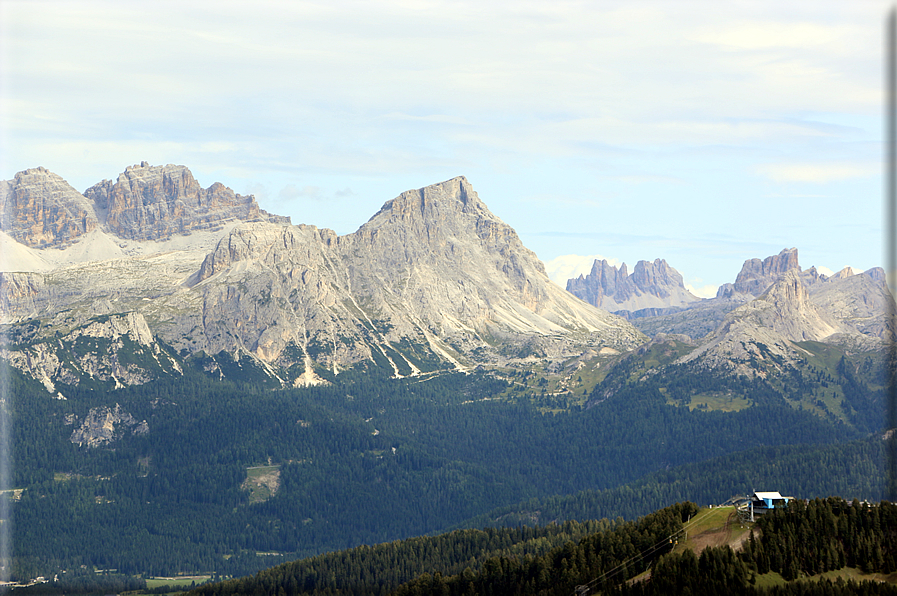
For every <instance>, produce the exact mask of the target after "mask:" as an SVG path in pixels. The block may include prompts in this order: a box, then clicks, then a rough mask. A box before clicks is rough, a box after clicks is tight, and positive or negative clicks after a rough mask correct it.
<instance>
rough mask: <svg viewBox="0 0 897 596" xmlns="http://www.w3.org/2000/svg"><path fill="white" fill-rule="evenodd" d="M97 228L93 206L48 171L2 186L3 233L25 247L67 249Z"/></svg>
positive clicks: (33, 172) (36, 171) (34, 171)
mask: <svg viewBox="0 0 897 596" xmlns="http://www.w3.org/2000/svg"><path fill="white" fill-rule="evenodd" d="M96 227H97V217H96V214H95V213H94V212H93V208H92V206H91V204H90V202H89V201H88V200H87V199H86V198H84V196H83V195H82V194H81V193H79V192H78V191H77V190H75V189H74V188H72V187H71V185H69V183H68V182H66V181H65V180H63V179H62V178H61V177H59V176H57V175H56V174H54V173H53V172H50V171H49V170H47V169H46V168H42V167H38V168H31V169H29V170H25V171H23V172H19V173H18V174H16V175H15V178H14V179H13V180H4V181H2V182H0V230H2V231H3V232H4V233H6V234H8V235H9V236H11V237H12V238H14V239H15V240H16V241H18V242H21V243H22V244H24V245H26V246H31V247H36V248H44V247H57V248H58V247H63V246H67V245H69V244H71V243H73V242H75V241H76V240H77V239H78V238H79V237H80V236H82V235H84V234H86V233H88V232H90V231H92V230H93V229H95V228H96Z"/></svg>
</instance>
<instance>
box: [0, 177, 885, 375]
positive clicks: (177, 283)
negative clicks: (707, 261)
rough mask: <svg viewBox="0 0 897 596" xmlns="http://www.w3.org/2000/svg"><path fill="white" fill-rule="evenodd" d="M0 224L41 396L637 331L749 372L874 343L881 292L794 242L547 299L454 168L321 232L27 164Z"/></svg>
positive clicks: (606, 342)
mask: <svg viewBox="0 0 897 596" xmlns="http://www.w3.org/2000/svg"><path fill="white" fill-rule="evenodd" d="M0 221H2V222H3V235H2V242H3V244H2V247H0V248H2V253H3V255H4V263H3V267H2V272H0V316H2V322H3V325H4V328H5V329H6V331H7V336H8V340H7V342H6V345H5V346H4V347H3V348H2V352H0V355H2V356H3V357H4V358H5V359H6V360H7V361H9V362H10V363H12V364H13V366H15V367H17V368H19V369H20V370H23V371H26V372H27V373H28V374H30V375H31V376H33V377H34V378H37V379H40V380H41V381H42V382H43V383H44V385H45V387H46V388H47V389H48V390H49V391H51V392H56V390H57V388H56V385H57V384H62V385H65V384H69V385H71V384H78V383H79V382H81V380H82V379H85V378H90V379H92V380H94V381H99V382H102V383H107V384H110V385H111V386H113V387H120V386H126V385H131V384H140V383H143V382H146V381H148V380H150V379H152V378H155V377H156V376H158V375H171V374H175V375H176V374H179V373H178V371H179V370H180V368H181V366H182V365H183V359H184V358H191V357H193V358H200V359H201V362H202V366H203V367H204V368H205V370H206V371H207V372H209V373H211V374H217V375H223V374H224V373H223V372H222V371H223V368H222V363H221V362H220V361H221V359H222V358H225V359H233V360H235V361H236V362H241V361H242V360H246V362H247V365H249V366H254V367H256V368H258V369H259V370H260V371H261V372H262V373H263V374H265V375H267V376H268V377H269V378H270V379H271V380H272V381H273V382H275V384H277V385H280V386H287V385H294V386H301V385H314V384H319V383H322V382H327V381H328V380H332V379H333V378H334V377H335V376H336V375H338V374H340V372H341V371H343V370H346V369H348V368H352V367H355V366H358V365H360V364H363V363H367V364H366V365H375V366H380V367H384V368H386V369H388V370H390V371H391V372H392V374H393V376H395V377H403V376H419V375H426V374H428V373H433V372H435V371H440V370H451V369H454V370H460V371H466V370H471V369H472V368H473V367H476V366H487V367H504V368H509V369H514V368H518V369H520V368H525V367H527V366H530V365H532V364H533V363H535V362H538V361H543V360H544V361H546V362H549V363H550V362H555V363H557V364H556V365H554V366H555V367H557V366H560V365H561V363H564V362H569V361H570V360H571V359H575V358H580V359H581V358H582V357H583V355H584V354H591V355H592V357H595V358H598V357H599V356H603V357H608V356H611V355H614V354H617V353H620V352H624V351H628V350H631V349H633V348H635V347H636V346H638V345H640V344H642V343H644V342H646V341H647V340H648V338H649V337H650V336H654V335H656V334H658V333H665V334H677V335H682V336H686V337H685V342H686V344H688V345H690V346H692V348H693V349H692V350H691V351H690V352H689V353H688V354H684V355H682V356H681V357H680V359H679V360H678V361H677V362H679V363H687V362H696V363H698V364H700V365H701V366H703V367H708V368H721V369H724V370H731V371H736V372H738V373H740V374H766V373H765V372H763V370H766V368H768V367H769V366H772V367H774V368H777V369H780V368H781V367H782V366H783V363H787V362H790V361H794V360H795V359H800V358H801V356H800V354H801V350H803V348H801V347H799V346H796V343H797V342H802V341H816V342H826V343H832V344H837V345H841V346H845V347H849V348H851V349H855V350H862V351H868V350H874V349H877V348H880V347H881V345H882V341H883V339H884V338H885V335H886V330H887V324H886V320H885V313H886V305H887V304H888V303H889V301H891V298H890V296H889V294H888V293H887V290H886V289H885V285H884V273H883V271H882V270H881V269H880V268H875V269H872V270H869V271H867V272H864V273H862V274H858V273H856V272H854V271H852V270H850V269H845V270H843V271H841V272H839V273H837V274H835V275H833V276H831V277H826V276H825V275H821V274H819V273H818V272H817V271H816V269H815V268H811V269H809V270H806V271H802V270H801V268H800V265H799V263H798V253H797V249H795V248H791V249H785V250H783V251H782V252H781V253H779V254H778V255H774V256H770V257H767V258H765V259H763V260H762V261H761V260H760V259H756V258H754V259H749V260H747V261H745V263H744V266H743V267H742V269H741V271H740V272H739V273H738V275H737V277H736V278H735V282H734V283H731V284H724V285H723V286H721V287H720V289H719V291H718V293H717V296H716V298H713V299H710V300H702V299H699V298H697V297H695V296H693V295H692V294H690V293H689V292H688V291H687V290H686V288H685V287H684V285H683V281H682V275H681V274H680V273H679V272H678V271H676V270H675V269H674V268H672V267H671V266H669V265H668V264H667V263H666V261H665V260H663V259H655V260H654V261H653V262H649V261H639V262H638V263H637V264H636V266H635V268H634V270H633V273H632V274H631V275H630V274H629V273H628V271H627V267H626V265H625V264H623V265H622V267H620V268H619V269H618V268H617V267H614V266H610V265H609V264H608V263H607V261H595V263H594V265H593V267H592V270H591V272H590V273H589V275H587V276H579V277H578V278H576V279H571V280H569V281H568V284H567V290H568V291H567V292H565V291H563V290H561V289H560V288H558V287H556V286H555V285H554V284H553V283H551V282H550V281H549V279H548V277H547V275H546V273H545V268H544V265H543V264H542V263H541V261H539V259H538V258H537V257H536V255H535V254H534V253H533V252H532V251H530V250H529V249H527V248H526V247H525V246H524V245H523V243H522V242H521V241H520V238H519V237H518V236H517V234H516V232H515V231H514V230H513V229H511V228H510V227H509V226H508V225H507V224H505V223H504V222H502V221H501V220H500V219H499V218H498V217H496V216H495V215H493V214H492V213H491V212H490V211H489V209H488V208H487V207H486V205H485V203H484V202H483V201H482V200H481V199H480V198H479V197H478V195H477V193H476V192H475V191H474V190H473V188H472V187H471V185H470V183H469V182H468V181H467V180H466V179H465V178H463V177H459V178H453V179H451V180H448V181H446V182H442V183H439V184H434V185H432V186H428V187H425V188H422V189H419V190H412V191H407V192H404V193H402V194H401V195H399V196H398V197H396V198H395V199H392V200H390V201H387V202H386V203H385V204H384V205H383V207H382V208H381V209H380V210H379V211H378V212H377V213H376V214H374V215H373V217H371V219H370V220H369V221H368V222H367V223H365V224H364V225H362V226H361V227H360V228H359V229H358V230H357V231H356V232H354V233H351V234H347V235H344V236H339V235H337V234H336V233H334V232H333V231H332V230H329V229H326V228H317V227H315V226H311V225H302V224H300V225H291V224H290V222H289V219H288V218H284V217H280V216H276V215H271V214H268V213H266V212H265V211H263V210H261V209H259V207H258V205H257V203H256V201H255V198H254V197H252V196H241V195H238V194H236V193H234V192H233V191H232V190H230V189H229V188H227V187H225V186H223V185H221V184H219V183H215V184H213V185H211V186H210V187H209V188H206V189H203V188H202V187H201V186H200V185H199V183H198V182H197V181H196V180H195V179H194V178H193V176H192V174H191V173H190V171H189V170H188V169H187V168H186V167H184V166H175V165H167V166H151V165H149V164H148V163H146V162H142V163H141V164H139V165H134V166H130V167H128V168H126V169H125V171H124V172H123V173H121V174H120V175H119V176H118V178H117V180H116V181H115V182H112V181H110V180H104V181H102V182H100V183H98V184H96V185H94V186H92V187H91V188H89V189H87V191H85V192H84V193H83V194H81V193H78V192H77V191H76V190H75V189H73V188H72V187H71V186H70V185H68V183H66V182H65V181H64V180H63V179H62V178H61V177H60V176H58V175H56V174H54V173H52V172H50V171H48V170H46V169H45V168H34V169H30V170H26V171H24V172H20V173H18V174H16V176H15V178H14V179H13V180H9V181H4V182H0ZM576 297H579V298H582V300H579V299H577V298H576ZM606 309H613V310H615V311H616V312H617V314H618V315H624V316H625V318H626V319H629V321H627V320H624V318H622V317H620V316H615V315H613V314H610V313H609V312H607V310H606ZM98 342H99V343H102V344H103V347H104V349H103V350H100V351H98V350H96V349H90V346H94V347H97V346H98V345H99V343H98ZM126 344H127V346H128V351H129V353H130V356H127V357H123V356H122V355H121V354H122V353H121V350H122V349H123V348H124V347H125V346H126ZM804 351H805V350H804ZM132 352H133V353H137V354H138V356H139V357H135V356H134V354H133V353H132ZM599 360H600V358H599ZM758 362H760V364H761V365H762V366H758V365H757V363H758ZM550 366H551V365H550V364H549V367H550Z"/></svg>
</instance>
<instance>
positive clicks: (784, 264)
mask: <svg viewBox="0 0 897 596" xmlns="http://www.w3.org/2000/svg"><path fill="white" fill-rule="evenodd" d="M792 269H797V270H798V272H799V271H800V265H798V262H797V249H796V248H786V249H783V250H782V252H780V253H779V254H777V255H773V256H771V257H766V258H765V259H763V260H762V261H761V260H760V259H749V260H747V261H745V262H744V265H743V266H742V267H741V271H740V272H739V273H738V276H737V277H736V278H735V284H734V285H733V288H734V290H735V291H736V292H739V293H741V294H751V295H753V296H759V295H760V294H762V293H763V292H765V291H766V289H767V288H768V287H769V286H771V285H772V284H773V283H775V281H776V280H777V279H779V277H781V276H782V275H783V274H784V273H786V272H788V271H791V270H792Z"/></svg>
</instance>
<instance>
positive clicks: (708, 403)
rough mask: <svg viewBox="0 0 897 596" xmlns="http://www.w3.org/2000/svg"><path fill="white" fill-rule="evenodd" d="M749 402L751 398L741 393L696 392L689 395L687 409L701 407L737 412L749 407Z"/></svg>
mask: <svg viewBox="0 0 897 596" xmlns="http://www.w3.org/2000/svg"><path fill="white" fill-rule="evenodd" d="M751 403H752V402H751V400H749V399H747V398H745V397H743V396H741V395H734V394H733V393H731V392H726V393H719V392H713V393H698V394H697V395H693V396H692V397H691V401H690V402H689V403H688V409H689V410H695V409H701V410H704V411H708V412H709V411H712V410H719V411H721V412H738V411H741V410H744V409H745V408H748V407H750V405H751Z"/></svg>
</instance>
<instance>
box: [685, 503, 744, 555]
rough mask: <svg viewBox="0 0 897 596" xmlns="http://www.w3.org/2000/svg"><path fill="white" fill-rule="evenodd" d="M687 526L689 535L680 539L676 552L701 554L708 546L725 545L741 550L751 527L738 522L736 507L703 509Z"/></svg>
mask: <svg viewBox="0 0 897 596" xmlns="http://www.w3.org/2000/svg"><path fill="white" fill-rule="evenodd" d="M686 526H687V528H686V529H687V534H686V535H685V536H684V537H683V538H680V539H679V544H677V545H676V547H675V549H674V552H680V551H683V550H691V551H693V552H694V553H695V554H700V553H701V551H702V550H704V549H705V548H707V547H708V546H724V545H729V546H731V547H732V548H733V549H734V550H740V548H741V545H742V544H743V543H744V541H745V540H746V539H747V538H748V535H749V532H750V527H749V526H747V525H742V524H741V522H740V521H739V520H738V516H737V515H736V514H735V508H734V507H714V508H713V509H701V510H700V511H698V513H697V514H696V515H695V516H694V517H693V518H692V520H691V522H690V523H689V524H686Z"/></svg>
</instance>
